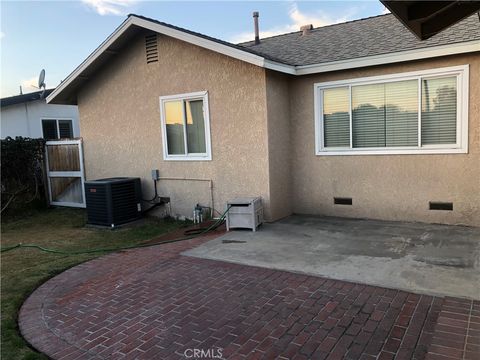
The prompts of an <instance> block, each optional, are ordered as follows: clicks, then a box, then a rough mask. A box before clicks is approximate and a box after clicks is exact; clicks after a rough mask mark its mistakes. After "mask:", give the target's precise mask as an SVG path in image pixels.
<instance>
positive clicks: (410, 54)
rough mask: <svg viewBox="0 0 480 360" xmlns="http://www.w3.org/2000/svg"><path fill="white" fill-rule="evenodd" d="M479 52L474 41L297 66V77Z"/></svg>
mask: <svg viewBox="0 0 480 360" xmlns="http://www.w3.org/2000/svg"><path fill="white" fill-rule="evenodd" d="M477 51H480V41H477V40H474V41H468V42H462V43H455V44H449V45H440V46H431V47H428V48H421V49H414V50H407V51H400V52H395V53H388V54H381V55H375V56H366V57H361V58H354V59H348V60H340V61H332V62H327V63H321V64H312V65H303V66H297V67H296V71H295V75H308V74H317V73H324V72H329V71H338V70H348V69H353V68H360V67H367V66H376V65H385V64H392V63H399V62H405V61H413V60H421V59H429V58H435V57H440V56H448V55H455V54H464V53H469V52H477Z"/></svg>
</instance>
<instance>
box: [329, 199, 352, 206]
mask: <svg viewBox="0 0 480 360" xmlns="http://www.w3.org/2000/svg"><path fill="white" fill-rule="evenodd" d="M333 203H334V204H335V205H352V198H346V197H334V198H333Z"/></svg>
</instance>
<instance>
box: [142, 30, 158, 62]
mask: <svg viewBox="0 0 480 360" xmlns="http://www.w3.org/2000/svg"><path fill="white" fill-rule="evenodd" d="M145 54H146V56H147V64H150V63H152V62H157V61H158V46H157V34H151V35H146V36H145Z"/></svg>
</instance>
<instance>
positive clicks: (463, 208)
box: [272, 53, 480, 225]
mask: <svg viewBox="0 0 480 360" xmlns="http://www.w3.org/2000/svg"><path fill="white" fill-rule="evenodd" d="M463 64H469V65H470V89H469V90H470V91H469V153H468V154H454V155H453V154H452V155H368V156H316V155H315V144H314V141H315V137H314V104H313V99H314V97H313V85H314V83H316V82H324V81H333V80H341V79H350V78H356V77H364V76H375V75H382V74H389V73H396V72H406V71H415V70H421V69H430V68H440V67H445V66H453V65H463ZM479 84H480V54H479V53H475V54H468V55H458V56H450V57H444V58H437V59H433V60H424V61H416V62H409V63H402V64H392V65H388V66H381V67H371V68H364V69H352V70H349V71H341V72H332V73H327V74H317V75H312V76H303V77H299V78H296V79H294V80H293V81H292V82H291V84H290V95H291V98H290V107H291V108H290V116H291V130H292V173H293V174H294V175H293V177H292V181H293V187H292V189H293V193H292V197H293V211H294V212H296V213H305V214H323V215H333V216H346V217H361V218H375V219H388V220H410V221H421V222H435V223H437V222H438V223H447V224H457V223H458V224H469V225H480V85H479ZM334 196H338V197H352V198H353V206H342V205H334V204H333V197H334ZM272 201H274V200H273V199H272ZM429 201H449V202H453V207H454V211H431V210H428V203H429Z"/></svg>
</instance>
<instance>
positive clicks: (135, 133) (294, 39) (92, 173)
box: [48, 14, 480, 226]
mask: <svg viewBox="0 0 480 360" xmlns="http://www.w3.org/2000/svg"><path fill="white" fill-rule="evenodd" d="M48 102H49V103H51V104H71V105H77V104H78V107H79V111H80V117H81V131H82V136H83V139H84V151H85V154H84V159H85V167H86V176H87V178H88V179H95V178H102V177H110V176H138V177H141V178H142V179H143V180H144V181H143V189H144V192H145V197H147V196H148V195H149V194H151V193H152V192H153V189H152V186H151V182H150V171H151V169H159V170H160V174H161V176H162V180H161V181H160V183H159V190H160V193H161V194H162V195H165V196H170V197H171V200H172V203H171V205H172V211H173V212H174V213H177V214H183V215H186V216H191V213H192V210H193V207H194V206H195V204H196V203H200V204H202V205H205V206H213V207H215V208H216V209H218V210H220V211H221V210H222V209H223V208H224V207H225V203H226V202H227V201H228V200H229V199H233V198H235V197H239V196H261V197H262V199H263V204H264V210H265V218H266V219H267V220H268V221H274V220H277V219H280V218H283V217H286V216H288V215H290V214H292V213H300V214H321V215H330V216H342V217H360V218H375V219H388V220H407V221H421V222H435V223H447V224H468V225H477V226H478V225H480V22H479V19H478V16H477V15H476V14H475V15H473V16H470V17H467V18H466V19H464V20H462V21H460V22H458V23H456V24H455V25H453V26H452V27H450V28H448V29H447V30H445V31H443V32H441V33H438V34H436V35H434V36H432V37H430V38H429V39H427V40H424V41H421V40H419V39H417V38H416V37H415V35H413V34H412V33H411V32H410V31H409V30H407V29H406V28H404V26H403V25H402V24H401V23H400V22H399V21H398V20H397V19H396V18H395V17H394V16H393V15H391V14H388V15H381V16H376V17H371V18H366V19H361V20H355V21H350V22H346V23H341V24H335V25H330V26H324V27H320V28H312V27H311V26H306V27H303V28H302V31H298V32H293V33H289V34H285V35H280V36H274V37H270V38H263V39H256V40H255V41H251V42H247V43H242V44H231V43H228V42H225V41H221V40H218V39H215V38H212V37H209V36H205V35H203V34H199V33H195V32H192V31H189V30H186V29H182V28H179V27H176V26H172V25H169V24H166V23H163V22H159V21H156V20H153V19H149V18H145V17H142V16H138V15H129V16H128V18H127V19H126V20H125V21H124V22H123V23H122V24H121V25H120V26H119V27H118V28H117V29H116V30H115V31H114V32H113V33H112V34H111V35H110V36H109V37H108V38H107V39H106V40H105V41H104V42H103V43H102V44H101V45H100V46H99V47H98V48H97V49H96V50H95V51H94V52H93V53H92V54H91V55H90V56H89V57H88V58H87V59H86V60H85V61H84V62H83V63H82V64H81V65H80V66H79V67H78V68H77V69H75V70H74V71H73V72H72V74H70V75H69V76H68V77H67V78H66V79H65V80H64V81H63V82H62V83H61V84H60V85H59V86H58V87H57V88H56V89H55V91H54V92H53V93H52V94H50V95H49V97H48ZM199 180H205V181H199Z"/></svg>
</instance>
